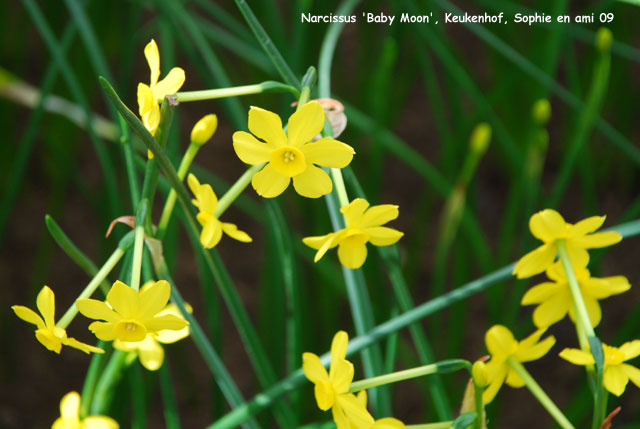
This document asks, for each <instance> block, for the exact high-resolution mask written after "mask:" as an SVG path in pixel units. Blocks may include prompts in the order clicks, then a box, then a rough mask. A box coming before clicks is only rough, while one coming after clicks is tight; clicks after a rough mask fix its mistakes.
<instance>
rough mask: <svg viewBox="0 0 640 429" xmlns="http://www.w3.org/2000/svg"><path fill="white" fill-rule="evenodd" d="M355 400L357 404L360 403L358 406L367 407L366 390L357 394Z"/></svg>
mask: <svg viewBox="0 0 640 429" xmlns="http://www.w3.org/2000/svg"><path fill="white" fill-rule="evenodd" d="M356 399H357V400H358V402H360V404H362V406H363V407H366V406H367V391H366V390H361V391H360V392H358V394H357V395H356Z"/></svg>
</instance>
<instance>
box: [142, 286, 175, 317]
mask: <svg viewBox="0 0 640 429" xmlns="http://www.w3.org/2000/svg"><path fill="white" fill-rule="evenodd" d="M170 296H171V285H169V282H167V281H166V280H159V281H157V282H155V284H154V285H153V286H151V287H149V288H148V289H146V290H144V291H143V292H141V293H140V296H139V301H140V302H139V304H138V313H137V318H139V319H147V318H151V317H153V316H155V315H156V314H158V313H159V312H160V311H162V309H164V308H165V307H166V305H167V302H169V297H170Z"/></svg>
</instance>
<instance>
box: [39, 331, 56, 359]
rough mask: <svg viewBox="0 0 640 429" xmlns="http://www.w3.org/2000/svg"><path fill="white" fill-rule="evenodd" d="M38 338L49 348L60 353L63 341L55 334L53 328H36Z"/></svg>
mask: <svg viewBox="0 0 640 429" xmlns="http://www.w3.org/2000/svg"><path fill="white" fill-rule="evenodd" d="M36 338H37V339H38V341H40V344H42V345H43V346H45V347H46V348H47V349H48V350H51V351H52V352H56V353H58V354H59V353H60V349H61V348H62V341H61V340H60V338H58V337H56V336H55V335H54V334H53V331H52V330H51V329H48V328H44V329H38V330H36Z"/></svg>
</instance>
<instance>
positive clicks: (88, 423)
mask: <svg viewBox="0 0 640 429" xmlns="http://www.w3.org/2000/svg"><path fill="white" fill-rule="evenodd" d="M82 423H84V427H85V428H87V429H118V428H119V427H120V426H119V425H118V422H116V421H115V420H113V419H112V418H111V417H105V416H89V417H87V418H85V419H84V420H82Z"/></svg>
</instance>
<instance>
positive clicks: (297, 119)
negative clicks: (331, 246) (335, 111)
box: [287, 101, 325, 147]
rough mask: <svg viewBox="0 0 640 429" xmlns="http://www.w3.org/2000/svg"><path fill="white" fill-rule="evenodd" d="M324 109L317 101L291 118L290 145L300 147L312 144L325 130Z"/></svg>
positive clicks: (300, 109)
mask: <svg viewBox="0 0 640 429" xmlns="http://www.w3.org/2000/svg"><path fill="white" fill-rule="evenodd" d="M324 119H325V117H324V109H323V108H322V106H321V105H320V103H318V102H317V101H310V102H308V103H307V104H305V105H304V106H302V107H300V108H299V109H298V110H296V111H295V112H294V113H293V115H291V116H290V117H289V124H288V126H287V135H288V136H289V144H290V145H291V146H294V147H300V146H302V145H303V144H305V143H307V142H310V141H311V140H313V138H314V137H315V136H316V135H317V134H318V133H319V132H321V131H322V128H324Z"/></svg>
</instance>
